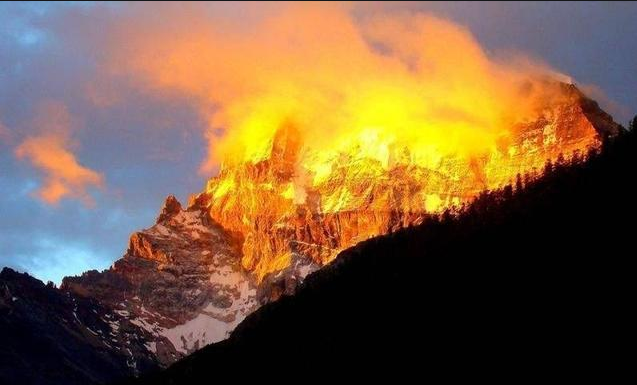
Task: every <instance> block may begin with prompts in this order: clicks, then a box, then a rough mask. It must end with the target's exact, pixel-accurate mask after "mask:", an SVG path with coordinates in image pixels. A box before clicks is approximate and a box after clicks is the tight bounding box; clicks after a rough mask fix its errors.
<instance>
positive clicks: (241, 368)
mask: <svg viewBox="0 0 637 385" xmlns="http://www.w3.org/2000/svg"><path fill="white" fill-rule="evenodd" d="M636 139H637V135H636V134H635V131H634V130H632V131H631V132H628V133H624V134H622V135H619V137H617V138H615V139H614V140H611V141H608V142H607V143H605V145H604V147H603V149H602V150H601V152H599V153H591V154H589V155H588V157H587V160H585V161H584V160H582V158H583V157H576V158H575V159H574V160H573V161H572V162H568V164H567V162H558V163H557V164H547V166H546V170H545V174H544V176H542V177H541V178H539V179H535V180H530V179H529V178H525V177H524V176H521V177H519V178H518V180H517V182H516V183H515V184H514V186H507V187H505V188H504V189H502V190H499V191H495V192H489V193H484V194H482V195H481V196H480V197H479V198H478V199H477V200H476V201H475V202H474V203H473V204H471V205H470V206H468V207H466V208H464V209H463V210H462V212H461V213H460V214H459V215H458V216H457V217H456V216H452V215H448V214H445V215H441V216H440V217H433V218H431V219H430V220H428V221H426V222H425V223H424V224H423V225H420V226H416V227H412V228H408V229H404V230H401V231H398V232H396V233H393V234H389V235H386V236H382V237H378V238H375V239H371V240H368V241H366V242H363V243H361V244H359V245H358V246H356V247H354V248H351V249H349V250H346V251H344V252H343V253H341V255H340V256H339V257H338V258H337V259H336V260H335V261H334V263H332V264H331V265H329V266H326V267H325V268H323V269H322V270H320V271H318V272H316V273H314V274H312V275H311V276H309V277H308V278H307V280H306V281H305V283H304V284H303V285H302V287H301V288H300V290H299V291H298V292H297V294H296V295H294V296H287V297H283V298H281V299H280V300H279V301H277V302H275V303H271V304H268V305H266V306H264V307H262V308H261V309H259V310H258V311H256V312H255V313H253V314H252V315H250V316H249V317H248V318H247V319H246V320H245V321H244V322H243V323H242V324H241V325H239V326H238V327H237V329H236V330H235V331H234V332H233V334H232V336H231V338H230V339H228V340H226V341H223V342H221V343H218V344H215V345H211V346H208V347H206V348H204V349H202V350H200V351H198V352H196V353H194V354H192V355H191V356H189V357H187V358H185V359H183V360H182V361H180V362H178V363H176V364H174V365H173V366H171V367H170V368H168V369H167V370H165V371H163V372H161V373H156V374H154V375H150V376H147V377H145V378H143V379H142V380H138V381H137V382H135V383H141V384H198V383H209V382H211V381H212V380H213V379H215V378H217V379H218V378H219V377H218V376H220V375H222V374H223V375H227V376H231V377H234V378H236V379H245V378H246V377H252V376H254V377H264V376H265V377H267V378H270V379H275V378H279V379H284V378H286V379H294V378H297V379H299V380H300V379H308V378H313V377H314V376H316V375H317V374H321V375H325V374H326V373H331V374H337V373H339V374H340V373H350V374H355V375H361V374H362V373H365V375H367V376H369V375H370V374H372V375H373V374H375V373H379V372H386V373H387V372H389V373H394V374H399V373H400V374H404V375H416V376H417V377H415V378H418V379H420V378H433V377H431V376H432V375H434V374H438V375H439V374H444V375H445V376H446V378H454V377H455V376H458V375H462V376H470V377H473V378H477V377H478V376H480V375H482V374H488V375H489V378H493V377H502V378H528V377H531V376H534V377H536V378H543V379H545V378H573V376H578V377H579V376H582V375H584V376H586V377H588V378H589V379H590V378H593V375H596V374H599V375H603V378H605V379H609V378H610V377H611V376H614V375H618V374H619V373H618V371H617V368H620V367H621V366H623V365H625V364H626V363H627V360H628V356H627V355H626V353H622V352H623V351H624V349H622V348H621V346H622V345H627V344H628V341H629V330H630V329H629V327H630V328H632V325H633V322H632V320H633V319H634V317H633V316H630V314H631V313H632V309H631V307H632V305H631V304H632V302H633V301H632V299H633V298H634V297H633V290H632V288H633V287H634V284H633V283H632V282H634V281H633V279H634V278H633V276H634V272H635V269H634V262H633V260H634V240H635V230H634V226H633V225H632V221H634V218H635V212H636V206H637V205H636V199H635V197H637V195H636V188H635V184H634V176H635V172H636V171H637V168H636V167H635V166H636V165H637V162H636V160H637V159H636V158H637V140H636ZM525 179H526V181H525ZM626 347H627V346H624V348H626ZM510 373H514V375H515V377H507V376H508V374H510ZM547 373H551V377H546V374H547ZM557 373H560V374H559V377H557V376H558V374H557ZM296 374H300V377H295V375H296ZM564 375H566V376H568V377H564Z"/></svg>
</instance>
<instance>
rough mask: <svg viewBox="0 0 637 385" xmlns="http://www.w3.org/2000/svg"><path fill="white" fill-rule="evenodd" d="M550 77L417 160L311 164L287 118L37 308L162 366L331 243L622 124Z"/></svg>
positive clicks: (216, 334)
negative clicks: (312, 169) (464, 140)
mask: <svg viewBox="0 0 637 385" xmlns="http://www.w3.org/2000/svg"><path fill="white" fill-rule="evenodd" d="M557 87H559V89H560V97H559V98H557V99H551V100H547V101H546V103H544V104H543V105H540V106H538V109H537V112H536V116H535V118H534V119H531V120H528V121H521V122H517V123H516V125H515V126H514V127H512V128H511V130H510V135H509V136H507V137H503V138H502V141H501V143H498V145H497V147H495V148H493V149H492V150H491V152H489V153H485V154H481V155H479V156H472V157H466V156H464V157H463V156H460V155H458V156H447V157H444V158H441V159H439V160H438V161H437V162H435V163H434V164H433V165H430V166H428V167H425V166H423V165H422V164H419V163H416V162H414V161H412V157H411V155H410V153H409V150H408V149H407V148H399V147H392V148H391V151H389V152H388V159H387V161H386V162H384V163H383V162H380V161H378V160H376V159H371V158H368V157H366V156H365V155H364V151H362V150H361V148H352V149H351V151H346V152H343V153H341V154H339V155H338V157H337V158H336V159H334V160H333V161H332V162H331V164H330V167H329V168H328V169H325V170H322V175H321V176H320V177H317V175H310V174H308V170H304V169H303V168H302V167H300V166H299V164H300V162H299V159H300V157H301V156H308V154H304V153H303V143H302V142H301V139H300V135H299V133H298V132H297V131H296V129H295V127H293V126H283V127H281V129H280V130H279V131H278V132H277V134H276V135H275V137H274V138H272V143H271V145H272V146H271V151H270V157H269V158H267V159H265V160H261V161H259V162H257V163H251V162H248V163H243V164H234V165H233V166H227V167H224V168H222V170H221V171H220V173H219V175H218V176H216V177H214V178H212V179H210V180H209V182H208V183H207V186H206V189H205V191H204V192H202V193H201V194H199V195H196V196H194V197H193V198H192V199H191V201H190V202H189V204H188V207H186V208H183V207H182V205H181V204H180V203H179V201H178V200H177V199H176V198H175V197H173V196H169V197H168V198H167V199H166V202H165V204H164V206H163V208H162V210H161V213H160V215H159V216H158V218H157V221H156V223H155V224H154V225H153V226H152V227H150V228H148V229H145V230H142V231H139V232H136V233H134V234H133V235H132V236H131V237H130V241H129V246H128V250H127V251H126V254H125V255H124V256H123V257H122V258H121V259H119V260H117V261H116V262H115V263H114V264H113V266H112V267H111V268H110V269H107V270H105V271H103V272H97V271H89V272H86V273H84V274H83V275H81V276H78V277H67V278H65V279H64V281H63V283H62V285H61V288H60V289H61V290H57V289H53V288H48V290H49V291H51V292H52V293H54V294H51V293H48V292H47V294H42V295H43V296H44V298H47V296H54V297H55V298H59V301H60V302H61V303H62V304H61V305H60V307H59V309H58V308H44V307H43V306H44V304H41V303H40V304H37V306H36V308H38V306H40V308H38V309H40V310H39V311H40V314H42V317H44V314H45V313H47V312H49V311H50V312H53V313H56V314H57V313H60V312H62V313H64V314H66V315H65V316H64V319H65V320H66V321H63V320H60V321H59V324H60V325H63V324H64V327H62V326H60V330H61V331H59V332H57V331H56V332H55V333H57V334H58V335H55V336H52V337H51V338H52V340H55V339H56V338H62V337H65V336H66V335H67V334H73V335H75V336H77V339H78V340H81V341H83V342H81V341H80V342H78V343H82V344H94V345H95V346H106V345H107V344H108V345H110V346H111V347H110V348H109V347H108V346H107V348H105V351H106V353H104V354H106V358H105V359H106V363H102V364H101V365H105V366H102V367H104V368H106V370H108V368H111V367H112V368H119V367H122V363H123V365H125V367H126V368H129V369H125V370H128V371H127V372H126V373H130V374H135V373H137V372H138V371H142V370H146V369H147V368H152V367H153V365H155V366H162V367H163V366H167V365H169V364H170V363H172V362H174V361H176V360H177V359H179V358H181V357H183V356H184V355H187V354H189V353H191V352H193V351H195V350H197V349H199V348H201V347H203V346H204V345H206V344H209V343H212V342H217V341H220V340H223V339H225V338H226V337H227V336H228V335H229V333H230V332H231V331H232V330H233V329H234V327H235V326H236V325H237V324H238V323H239V322H241V320H243V319H244V318H245V317H246V316H247V315H248V314H250V313H251V312H252V311H254V310H255V309H256V308H257V307H258V306H259V305H261V304H263V303H266V302H268V301H272V300H276V299H277V298H279V297H280V296H281V295H285V294H291V293H293V292H294V290H295V288H296V287H297V286H298V284H299V282H301V281H302V280H303V279H304V278H305V277H306V276H307V275H308V274H309V273H311V272H313V271H315V270H316V269H318V268H320V267H321V266H323V265H325V264H326V263H329V262H330V261H331V260H332V259H333V258H334V257H335V256H336V254H337V253H338V252H339V251H341V250H343V249H345V248H348V247H350V246H353V245H355V244H356V243H358V242H360V241H362V240H365V239H367V238H369V237H372V236H375V235H380V234H385V233H388V232H391V231H393V230H396V229H398V228H401V227H404V226H409V225H412V224H417V223H420V222H422V221H424V220H426V218H427V216H428V215H429V214H431V213H438V212H441V211H442V210H444V209H447V208H452V207H453V206H454V205H455V206H457V205H461V204H463V203H465V202H468V201H470V200H471V199H472V198H473V197H475V196H476V195H477V194H479V192H480V191H482V190H484V189H486V188H495V187H499V186H502V185H504V184H507V183H510V182H513V181H515V178H516V175H517V174H518V173H519V174H526V173H531V174H532V173H535V172H538V171H539V170H542V168H543V167H544V163H545V162H546V160H547V159H550V160H552V161H556V160H557V159H558V158H559V156H560V154H563V155H564V156H565V157H570V156H574V154H577V153H580V154H582V155H585V154H586V151H587V150H588V149H589V148H591V147H593V148H594V147H596V146H598V145H599V143H600V139H601V138H602V137H604V136H607V135H614V134H615V133H617V132H618V130H619V129H620V128H619V126H618V125H617V124H616V123H614V122H613V120H612V118H610V116H608V115H607V114H605V113H604V112H603V111H601V110H600V109H599V107H598V106H597V104H596V103H595V102H592V101H591V100H589V99H587V98H586V97H584V96H583V95H582V94H581V93H580V92H579V91H578V90H577V89H576V88H575V87H574V86H572V85H563V84H562V85H558V86H557ZM310 155H311V154H310ZM2 289H3V288H2V287H1V286H0V290H2ZM10 290H11V291H10V293H14V292H15V291H14V289H10ZM12 295H13V294H7V295H5V296H4V297H3V298H5V299H4V300H3V301H4V302H2V303H0V309H6V308H7V306H8V305H7V304H9V305H10V306H13V307H10V308H9V309H14V308H15V306H16V304H18V302H19V301H18V302H16V303H15V304H14V303H12V302H10V301H11V300H10V298H11V296H12ZM29 295H30V294H29ZM34 295H35V294H34ZM38 295H40V294H38ZM6 298H9V300H7V299H6ZM73 301H77V303H78V304H79V303H81V304H86V305H78V306H79V308H78V309H87V310H86V311H84V310H82V311H83V312H84V313H87V314H88V313H92V310H93V309H95V310H96V311H97V314H100V315H101V314H104V317H103V318H104V320H103V321H100V322H102V323H99V322H98V321H97V320H95V322H98V324H99V325H98V326H91V327H92V329H91V330H93V331H95V332H96V333H97V334H95V333H91V332H90V331H89V332H87V333H85V332H84V331H83V330H84V329H85V328H86V327H85V326H81V325H78V326H73V327H74V328H75V329H73V330H71V331H69V330H67V329H65V327H66V323H69V322H71V324H70V325H72V322H74V321H73V320H72V319H70V318H69V317H73V312H72V311H70V310H69V309H71V308H72V307H73ZM2 306H4V307H2ZM34 306H35V305H34ZM1 311H5V310H1ZM11 311H14V312H15V311H16V310H11ZM21 311H23V312H24V313H19V314H21V315H20V317H18V318H16V319H23V318H27V319H28V316H29V314H28V313H29V308H25V309H23V310H21ZM84 313H82V314H84ZM107 315H108V317H111V318H108V317H107ZM88 316H90V317H93V316H92V315H90V314H88ZM80 319H81V320H82V322H84V319H83V318H82V317H81V316H80ZM11 322H13V321H11ZM16 322H17V321H16ZM29 322H31V321H29ZM32 322H35V321H32ZM38 322H39V321H38ZM42 322H43V321H42ZM56 322H57V321H56ZM86 322H88V321H86ZM35 324H36V325H39V326H36V328H37V327H42V328H44V326H43V325H41V324H37V323H35ZM82 325H85V324H82ZM93 327H94V328H93ZM82 328H84V329H82ZM3 329H4V328H3ZM76 329H77V330H76ZM98 329H99V330H102V329H103V332H100V331H99V330H98ZM78 330H79V331H78ZM64 333H66V334H64ZM132 335H135V336H137V337H136V338H138V339H139V340H135V339H132V338H133V337H130V336H132ZM83 339H87V340H86V341H84V340H83ZM89 340H90V342H87V341H89ZM116 341H117V342H116ZM119 341H124V342H125V345H121V343H120V342H119ZM126 341H131V342H130V343H131V344H133V345H130V346H131V347H130V349H131V352H132V354H129V355H128V356H127V355H126V354H128V353H125V354H123V355H122V353H121V352H122V349H123V351H124V352H128V350H126V349H127V348H128V347H129V345H128V342H126ZM124 342H122V343H124ZM135 344H136V345H135ZM91 346H93V345H91ZM111 355H112V357H113V358H110V357H111ZM118 360H119V361H118ZM3 361H4V360H3ZM109 365H110V366H109ZM118 365H119V366H118ZM96 370H97V369H96ZM99 381H101V379H99ZM99 381H96V382H99Z"/></svg>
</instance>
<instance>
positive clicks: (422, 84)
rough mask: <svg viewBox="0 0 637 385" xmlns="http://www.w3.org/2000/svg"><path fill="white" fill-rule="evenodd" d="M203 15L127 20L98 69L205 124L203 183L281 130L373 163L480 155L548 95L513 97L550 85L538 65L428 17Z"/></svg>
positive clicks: (256, 156)
mask: <svg viewBox="0 0 637 385" xmlns="http://www.w3.org/2000/svg"><path fill="white" fill-rule="evenodd" d="M202 7H203V6H202ZM205 10H206V9H205V8H197V6H196V5H189V6H187V7H186V6H184V7H178V8H176V7H175V6H171V7H168V8H158V9H157V11H156V12H154V13H153V17H151V18H149V17H143V16H142V15H140V14H136V13H135V12H132V14H131V15H130V19H126V18H124V19H122V21H121V24H119V26H118V28H116V32H115V33H114V34H113V40H112V41H111V47H109V48H110V50H108V52H109V54H108V55H105V56H106V58H107V60H110V61H111V62H110V66H109V65H106V66H105V67H106V68H110V69H111V70H112V71H113V72H114V73H119V74H120V75H122V76H127V77H128V78H131V79H137V81H138V82H139V84H140V85H141V86H142V87H146V88H147V89H148V90H149V93H154V94H165V95H170V93H171V92H172V93H174V94H179V95H186V96H187V97H190V98H191V99H192V100H193V101H194V103H197V104H198V107H199V108H200V112H201V115H202V116H204V117H205V119H206V120H207V121H208V128H207V131H206V132H205V133H204V138H205V140H206V141H207V146H208V154H207V157H206V159H205V160H204V161H203V162H202V166H201V168H202V170H203V171H204V172H205V173H210V172H212V171H213V170H214V169H215V168H216V167H217V166H218V165H219V164H221V163H231V162H233V161H244V160H251V161H257V160H260V159H262V158H263V157H265V156H267V154H268V150H269V146H271V140H272V138H273V137H274V135H275V132H276V131H277V130H278V129H279V128H280V127H281V126H283V125H287V124H292V125H294V126H296V127H297V128H298V131H299V132H300V134H301V135H302V140H303V142H304V143H305V145H306V147H311V149H312V150H318V151H316V152H317V153H324V152H325V151H327V152H330V151H338V150H339V146H340V145H341V144H342V145H343V147H346V146H349V145H350V144H351V143H353V142H354V143H355V142H357V141H359V142H360V141H361V140H363V141H364V142H365V144H366V146H365V147H366V148H369V151H370V154H369V155H371V156H376V155H378V157H379V160H381V161H384V160H385V158H387V156H386V155H387V151H386V149H385V147H386V146H385V145H386V144H387V143H388V142H389V143H395V144H398V145H399V146H402V145H403V144H408V145H409V148H410V152H411V155H412V156H413V157H417V158H422V159H430V158H431V159H432V161H435V159H437V155H436V156H432V154H438V153H439V152H440V153H443V154H445V153H448V152H458V151H462V152H465V153H468V154H471V155H473V154H480V153H483V152H486V151H489V150H490V149H491V148H492V147H493V146H495V144H496V143H497V142H498V140H500V139H501V138H502V137H503V136H504V137H506V136H507V135H508V131H507V130H508V129H509V128H510V127H511V126H512V125H513V124H512V123H514V122H516V121H518V120H523V119H525V118H527V117H528V114H530V113H533V112H534V111H535V107H536V106H535V104H534V103H535V101H536V100H537V98H535V96H536V94H538V93H543V92H550V91H549V90H546V89H543V86H542V84H541V82H537V83H536V87H533V88H532V89H533V90H536V91H537V92H536V93H535V94H534V95H530V96H529V95H528V94H525V93H523V92H521V90H523V89H525V87H524V86H525V85H528V82H530V81H531V80H532V79H534V78H535V77H538V76H544V75H547V76H548V75H551V71H548V70H547V67H546V66H545V65H538V64H537V63H534V62H533V61H532V60H530V59H527V61H526V63H524V65H512V64H511V63H506V62H502V61H494V60H493V59H492V58H491V57H490V56H489V55H488V54H487V52H486V51H485V50H484V49H483V47H482V46H481V45H480V43H479V42H478V41H477V40H476V38H475V37H474V36H473V35H472V34H471V33H470V31H469V30H468V29H466V28H465V27H463V26H462V25H459V24H457V23H454V22H452V21H449V20H446V19H443V18H439V17H435V16H432V15H430V14H427V13H417V12H413V13H395V12H394V13H392V12H381V13H372V14H371V15H367V16H365V17H355V16H353V15H352V13H351V10H350V9H349V8H348V7H347V6H346V7H343V6H341V5H332V4H330V5H319V4H297V5H295V4H292V5H280V6H269V7H266V8H265V9H263V10H262V13H261V15H260V16H259V17H252V18H250V22H249V23H246V22H238V21H236V20H234V19H232V18H230V19H228V17H227V16H225V15H224V16H222V17H219V16H218V14H217V13H210V12H206V11H205ZM519 62H520V60H519V59H518V60H516V63H519ZM527 89H530V88H528V87H527ZM361 138H363V139H361ZM372 139H373V140H372ZM372 142H373V143H372ZM372 152H373V153H372ZM381 158H382V159H381Z"/></svg>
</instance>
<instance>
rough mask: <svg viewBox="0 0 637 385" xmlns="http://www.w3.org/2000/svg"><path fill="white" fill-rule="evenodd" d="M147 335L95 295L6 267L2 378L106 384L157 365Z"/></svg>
mask: <svg viewBox="0 0 637 385" xmlns="http://www.w3.org/2000/svg"><path fill="white" fill-rule="evenodd" d="M146 339H147V336H145V333H144V330H141V329H140V328H138V327H137V326H136V325H134V324H132V323H131V322H130V321H129V320H128V318H127V317H126V316H125V314H123V313H121V312H117V311H112V310H111V309H109V308H107V307H104V306H102V305H101V304H99V303H98V302H97V301H95V300H94V299H91V298H84V297H80V296H75V295H72V294H71V293H69V292H64V291H61V290H57V289H55V288H54V287H53V286H50V285H49V286H45V285H44V284H43V283H42V282H40V281H38V280H36V279H35V278H33V277H30V276H29V275H27V274H21V273H17V272H15V271H13V270H11V269H9V268H4V269H3V270H2V272H0V341H1V342H0V346H1V348H0V384H47V385H48V384H68V385H72V384H78V385H80V384H94V383H100V384H105V383H113V382H115V381H118V380H122V379H123V378H126V377H129V376H133V375H139V374H140V373H145V372H148V371H152V370H156V369H158V368H159V365H158V364H157V363H156V360H155V357H154V355H153V354H152V353H151V352H149V349H148V347H147V346H146Z"/></svg>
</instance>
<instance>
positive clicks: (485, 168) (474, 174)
mask: <svg viewBox="0 0 637 385" xmlns="http://www.w3.org/2000/svg"><path fill="white" fill-rule="evenodd" d="M551 86H552V87H553V88H554V89H552V91H554V92H552V94H551V98H547V99H546V100H542V103H539V105H538V106H537V107H536V109H537V110H536V111H535V112H534V115H531V116H533V119H530V120H527V121H519V122H516V123H515V124H514V125H513V127H511V128H510V129H509V130H508V133H509V135H508V136H504V137H502V139H501V141H500V142H499V143H497V146H496V147H495V148H493V149H492V150H491V151H490V152H488V153H484V154H479V155H472V156H470V157H469V156H462V155H452V156H446V157H442V158H441V159H439V160H438V161H437V162H434V163H433V164H432V165H430V166H427V167H425V166H423V165H422V164H420V163H417V162H415V161H414V160H413V159H412V157H411V156H410V153H409V148H407V147H403V148H400V147H393V148H391V147H390V149H389V151H388V152H387V159H386V162H381V161H379V160H377V159H371V158H369V157H366V156H365V151H364V149H363V148H361V147H354V148H351V149H349V150H348V151H344V152H342V153H341V154H339V155H338V157H337V158H336V159H334V160H333V161H332V162H331V163H330V168H329V169H328V170H322V174H323V175H321V176H320V178H319V177H317V175H316V172H315V170H308V169H305V168H303V162H299V158H300V157H305V158H308V157H312V156H314V154H307V153H302V152H301V149H302V144H300V142H299V141H300V139H299V134H298V132H296V131H295V129H294V128H293V127H289V126H283V127H282V128H281V129H280V130H279V131H278V132H277V135H275V136H274V138H273V139H272V148H271V156H270V157H269V158H268V159H265V160H261V161H259V162H258V163H244V164H239V165H233V166H232V167H226V168H223V169H222V170H221V172H220V174H219V176H217V177H214V178H212V179H211V180H210V181H209V182H208V184H207V187H206V192H204V193H203V194H202V195H200V197H199V199H201V200H202V201H206V202H207V206H208V207H209V211H210V216H211V217H212V218H213V219H214V220H216V221H217V222H219V223H220V224H222V225H223V227H224V228H226V229H228V230H230V231H233V232H236V233H239V234H240V235H241V237H242V238H243V239H244V242H243V247H242V260H241V264H242V266H243V267H244V268H245V269H246V270H248V271H250V272H252V273H253V274H254V276H255V277H256V279H257V282H261V281H262V280H263V279H264V278H265V277H266V276H268V275H269V274H278V272H280V271H281V270H283V269H285V268H287V267H288V266H290V265H293V264H294V263H295V262H294V261H296V260H297V259H299V258H301V259H309V260H310V261H311V262H312V263H314V264H315V265H317V266H321V265H324V264H325V263H328V262H329V261H331V260H332V259H333V258H334V257H335V256H336V254H337V253H338V252H339V251H341V250H343V249H344V248H347V247H350V246H352V245H354V244H356V243H357V242H359V241H361V240H364V239H367V238H369V237H371V236H375V235H379V234H384V233H387V232H390V231H392V230H395V229H397V228H400V227H404V226H407V225H411V224H417V223H419V222H421V221H422V220H423V219H424V218H425V216H426V214H427V213H435V212H440V211H442V210H444V209H448V208H452V207H453V206H458V205H461V204H463V203H466V202H468V201H470V200H471V199H472V198H473V197H475V196H476V195H477V194H479V193H480V192H481V191H483V190H485V189H493V188H497V187H501V186H503V185H505V184H508V183H512V182H514V181H515V178H516V175H518V174H522V175H524V174H527V173H530V174H536V173H538V172H539V171H540V170H542V169H543V167H544V164H545V162H546V161H547V160H551V161H556V160H558V159H559V157H560V154H562V155H563V156H564V157H566V158H568V157H571V156H575V155H576V154H579V155H585V154H586V152H587V151H588V149H589V148H595V147H597V146H598V145H599V144H600V139H601V138H602V137H603V136H607V135H614V134H616V133H617V132H618V130H619V126H618V125H617V124H616V123H615V122H613V120H612V118H611V117H610V116H609V115H608V114H606V113H604V112H603V111H601V110H600V109H599V107H598V106H597V103H595V102H593V101H591V100H589V99H587V98H586V97H585V96H584V95H583V94H582V93H581V92H579V90H577V88H576V87H575V86H573V85H566V84H561V83H560V84H553V85H551Z"/></svg>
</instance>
